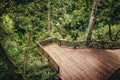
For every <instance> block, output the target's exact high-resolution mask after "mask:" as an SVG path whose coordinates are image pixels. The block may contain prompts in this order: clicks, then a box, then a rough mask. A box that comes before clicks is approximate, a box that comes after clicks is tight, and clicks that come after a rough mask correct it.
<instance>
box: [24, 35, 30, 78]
mask: <svg viewBox="0 0 120 80" xmlns="http://www.w3.org/2000/svg"><path fill="white" fill-rule="evenodd" d="M31 39H32V35H31V34H30V35H29V37H28V43H27V46H26V49H25V54H24V60H23V64H24V78H25V76H26V66H27V58H28V50H29V47H30V43H31Z"/></svg>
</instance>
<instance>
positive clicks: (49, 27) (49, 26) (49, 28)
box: [47, 0, 51, 31]
mask: <svg viewBox="0 0 120 80" xmlns="http://www.w3.org/2000/svg"><path fill="white" fill-rule="evenodd" d="M50 7H51V5H50V0H48V13H47V15H48V22H47V28H48V31H51V23H50Z"/></svg>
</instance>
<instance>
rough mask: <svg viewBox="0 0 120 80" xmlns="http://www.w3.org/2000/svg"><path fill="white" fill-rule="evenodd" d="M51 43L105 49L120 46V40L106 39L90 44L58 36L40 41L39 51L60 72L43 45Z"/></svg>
mask: <svg viewBox="0 0 120 80" xmlns="http://www.w3.org/2000/svg"><path fill="white" fill-rule="evenodd" d="M51 43H57V44H58V45H60V46H69V47H73V48H86V47H87V48H88V47H92V48H102V49H103V48H104V49H111V48H112V49H116V48H120V42H107V41H106V42H105V41H91V42H90V43H89V46H86V41H81V42H77V41H66V40H59V39H57V38H50V39H46V40H44V41H41V42H39V43H38V52H39V53H40V54H41V55H44V57H46V58H47V60H48V62H49V63H50V66H51V67H52V68H53V69H54V70H55V71H56V72H57V73H59V65H58V64H57V63H56V62H55V61H54V60H53V59H52V57H51V56H49V55H48V53H47V52H46V51H45V50H44V48H43V46H45V45H47V44H51Z"/></svg>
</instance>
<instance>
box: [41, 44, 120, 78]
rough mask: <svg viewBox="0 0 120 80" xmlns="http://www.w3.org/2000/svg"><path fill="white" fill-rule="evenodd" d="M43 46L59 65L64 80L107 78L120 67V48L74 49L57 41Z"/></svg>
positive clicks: (60, 74)
mask: <svg viewBox="0 0 120 80" xmlns="http://www.w3.org/2000/svg"><path fill="white" fill-rule="evenodd" d="M43 48H44V50H45V51H46V52H47V53H48V55H49V56H51V57H52V58H53V59H54V61H55V62H56V63H57V64H58V65H59V67H60V72H59V76H60V78H61V79H62V80H107V79H108V77H110V75H111V74H112V73H114V72H115V70H117V69H118V68H119V67H120V49H116V50H104V49H92V48H85V49H80V48H78V49H73V48H69V47H61V46H59V45H57V44H55V43H52V44H49V45H46V46H44V47H43Z"/></svg>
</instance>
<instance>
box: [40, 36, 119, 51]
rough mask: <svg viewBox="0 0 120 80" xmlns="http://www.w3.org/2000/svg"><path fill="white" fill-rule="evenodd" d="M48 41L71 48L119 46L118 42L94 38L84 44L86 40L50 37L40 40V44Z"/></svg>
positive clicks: (48, 42) (110, 47) (108, 47)
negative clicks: (87, 43)
mask: <svg viewBox="0 0 120 80" xmlns="http://www.w3.org/2000/svg"><path fill="white" fill-rule="evenodd" d="M50 43H57V44H58V45H60V46H69V47H73V48H77V47H80V48H86V47H92V48H104V49H117V48H120V42H108V41H95V40H93V41H91V42H90V44H89V46H86V41H80V42H77V41H66V40H59V39H57V38H50V39H46V40H44V41H41V42H40V44H41V45H42V46H44V45H47V44H50Z"/></svg>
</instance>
